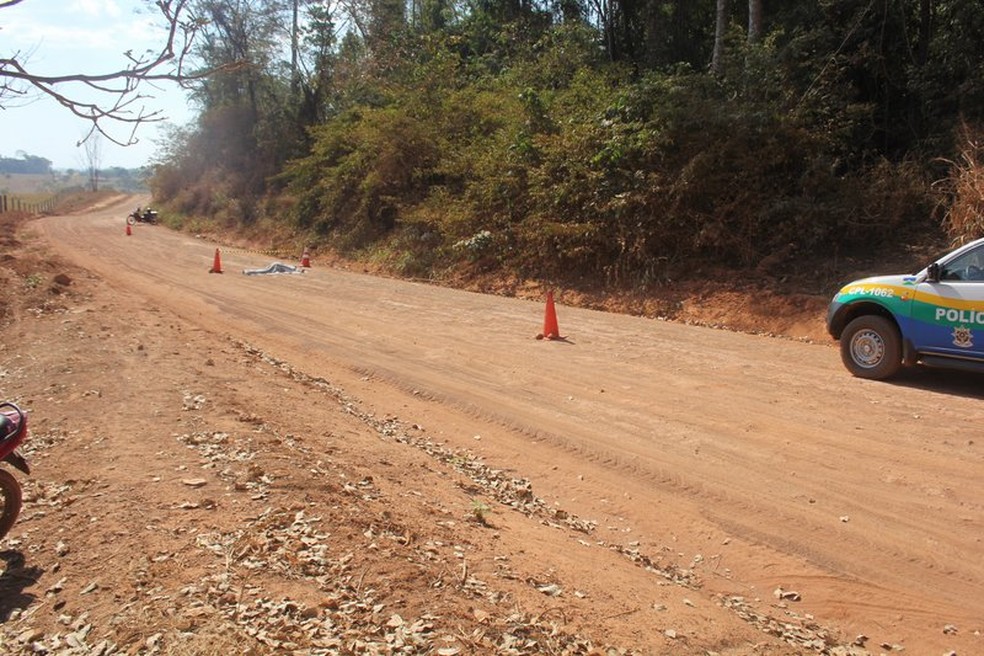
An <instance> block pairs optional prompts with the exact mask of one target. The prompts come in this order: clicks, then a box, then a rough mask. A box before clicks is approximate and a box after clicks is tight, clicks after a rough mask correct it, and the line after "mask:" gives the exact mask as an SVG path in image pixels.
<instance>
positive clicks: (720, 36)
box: [711, 0, 728, 74]
mask: <svg viewBox="0 0 984 656" xmlns="http://www.w3.org/2000/svg"><path fill="white" fill-rule="evenodd" d="M727 32H728V0H717V12H716V13H715V20H714V55H713V56H712V57H711V72H712V73H715V74H717V73H720V72H721V60H722V58H723V57H724V37H725V36H726V34H727Z"/></svg>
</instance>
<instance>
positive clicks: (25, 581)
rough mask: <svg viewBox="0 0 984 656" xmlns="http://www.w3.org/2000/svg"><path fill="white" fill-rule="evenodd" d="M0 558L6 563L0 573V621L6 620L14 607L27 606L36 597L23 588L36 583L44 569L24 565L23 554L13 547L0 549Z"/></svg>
mask: <svg viewBox="0 0 984 656" xmlns="http://www.w3.org/2000/svg"><path fill="white" fill-rule="evenodd" d="M0 559H2V560H3V561H4V562H5V563H6V565H5V566H4V568H3V571H2V573H0V622H6V621H7V620H8V619H10V614H11V613H12V612H13V611H14V609H15V608H20V609H24V608H27V607H28V606H30V605H31V603H32V602H33V601H34V600H35V599H36V598H37V597H35V596H34V595H33V594H29V593H26V592H24V589H25V588H29V587H31V586H32V585H34V584H35V583H37V582H38V580H39V579H40V578H41V575H42V574H43V573H44V570H43V569H41V568H40V567H25V566H24V563H25V561H24V554H22V553H21V552H19V551H15V550H13V549H8V550H6V551H0Z"/></svg>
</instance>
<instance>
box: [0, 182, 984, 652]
mask: <svg viewBox="0 0 984 656" xmlns="http://www.w3.org/2000/svg"><path fill="white" fill-rule="evenodd" d="M132 204H133V203H132V202H131V201H129V200H125V201H122V202H121V203H118V204H112V205H108V206H106V207H103V208H98V209H95V210H92V211H89V212H84V213H79V214H75V215H70V216H61V217H48V218H45V219H42V220H40V221H35V222H31V223H28V224H26V225H24V226H22V227H21V228H19V229H18V230H17V231H16V233H14V232H13V231H12V229H8V230H6V231H5V232H6V235H5V241H4V242H3V255H2V257H0V288H2V290H3V292H2V294H3V296H2V308H3V310H2V312H0V326H2V333H0V334H2V346H0V393H2V394H0V395H2V397H3V398H5V399H10V400H14V401H16V402H18V403H19V404H21V405H22V407H24V408H25V409H26V410H28V412H29V413H30V421H31V435H30V437H29V440H28V443H27V446H26V449H25V452H26V454H27V455H28V457H29V459H30V460H31V462H32V466H33V473H32V476H30V477H25V476H22V475H20V474H19V473H18V474H17V477H18V479H19V480H20V481H21V482H22V484H23V486H24V490H25V504H24V509H23V512H22V515H21V517H20V519H19V520H18V522H17V524H16V525H15V527H14V529H13V531H12V532H11V533H10V534H9V535H8V536H7V537H6V538H5V539H4V540H2V541H0V558H2V560H0V572H2V574H0V653H7V654H35V653H52V654H100V655H106V654H118V653H119V654H124V653H125V654H220V653H221V654H228V653H241V654H283V653H295V654H442V655H453V654H721V655H725V654H726V655H753V654H754V655H768V656H778V655H787V654H880V653H897V652H901V651H903V650H904V651H905V653H908V654H931V655H932V654H944V653H957V654H961V655H963V654H979V653H984V638H982V636H981V630H982V629H984V626H982V624H984V595H982V594H981V591H982V590H984V558H982V554H984V546H982V544H981V539H982V535H984V532H982V523H984V489H982V486H981V484H980V483H981V480H980V475H981V471H982V464H984V462H982V461H984V455H982V450H981V445H980V443H979V438H978V434H979V433H980V427H981V422H982V418H984V412H982V407H981V397H982V396H984V393H982V391H981V390H982V388H981V385H980V379H979V378H974V377H970V376H958V375H955V374H952V373H942V372H934V371H915V372H911V373H909V374H908V375H906V376H904V377H902V378H901V379H900V380H899V381H896V382H893V383H874V382H870V381H863V380H858V379H854V378H851V377H850V376H849V375H848V374H847V372H846V371H845V370H844V369H843V367H842V366H841V364H840V361H839V358H838V354H837V350H836V348H835V347H834V345H833V344H832V343H830V342H829V340H826V339H825V338H824V336H823V334H822V307H823V302H824V301H822V300H818V299H816V298H813V297H809V298H789V297H785V296H782V295H780V294H769V295H761V294H760V295H756V294H754V293H751V292H748V293H742V292H737V291H734V290H732V291H729V292H716V291H714V290H712V289H708V290H706V291H704V292H702V293H701V294H699V295H697V296H694V297H690V298H678V299H673V301H672V307H673V308H675V310H674V313H673V316H674V318H676V319H678V320H679V321H674V322H671V321H660V320H654V319H647V318H641V317H631V316H625V315H621V314H611V313H605V312H600V311H595V310H587V309H580V308H577V307H573V306H574V305H575V304H576V303H575V301H580V300H583V299H576V298H574V297H573V294H570V298H565V292H563V291H562V290H561V291H559V292H557V294H556V303H557V305H556V309H557V314H558V318H559V328H560V330H561V332H562V334H563V335H564V336H565V337H566V339H565V340H558V341H550V340H536V339H534V336H535V335H536V334H537V333H538V332H539V331H540V329H541V326H542V320H543V304H542V300H540V299H532V300H530V299H524V298H506V297H501V296H494V295H485V294H477V293H472V292H468V291H461V290H454V289H445V288H440V287H435V286H429V285H424V284H419V283H408V282H401V281H397V280H391V279H385V278H381V277H375V276H369V275H364V274H361V273H353V272H351V271H346V270H342V269H339V268H329V267H324V266H319V262H318V260H317V255H316V254H313V255H312V258H313V262H312V264H313V266H312V268H310V269H308V270H306V271H305V273H304V274H301V275H280V276H244V275H242V273H241V271H242V270H243V269H246V268H257V267H262V266H265V265H266V264H269V262H270V258H269V257H268V256H264V255H262V254H258V253H250V252H246V251H237V250H235V249H232V248H226V247H224V246H222V247H221V248H222V250H221V262H222V265H223V273H222V274H220V275H215V274H209V273H208V271H209V269H210V268H211V267H212V264H213V256H214V252H215V249H216V247H217V245H216V244H215V243H212V242H209V241H206V240H203V239H199V238H195V237H190V236H188V235H183V234H178V233H174V232H171V231H168V230H167V229H165V228H163V227H159V226H145V225H138V226H134V228H133V234H132V236H126V235H125V233H124V217H125V215H126V213H127V212H128V209H129V207H130V205H132ZM12 235H13V236H12ZM534 292H535V290H530V291H529V293H528V296H534V295H535V293H534ZM596 302H598V303H601V302H603V300H600V301H596ZM613 303H614V301H613ZM657 305H658V303H657ZM654 307H655V306H654ZM667 307H669V306H667ZM654 313H655V314H658V312H657V311H655V310H654ZM687 321H690V322H692V323H705V324H716V325H723V326H728V327H731V328H733V329H741V330H749V331H755V332H758V333H763V334H759V335H749V334H743V333H740V332H735V331H734V330H732V331H727V330H714V329H711V328H707V327H700V326H694V325H685V322H687ZM768 333H775V334H785V335H790V336H793V337H797V338H809V339H812V340H814V341H813V342H811V341H807V339H780V338H772V337H767V336H765V335H764V334H768Z"/></svg>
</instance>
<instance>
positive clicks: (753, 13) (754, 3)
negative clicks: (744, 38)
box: [748, 0, 762, 43]
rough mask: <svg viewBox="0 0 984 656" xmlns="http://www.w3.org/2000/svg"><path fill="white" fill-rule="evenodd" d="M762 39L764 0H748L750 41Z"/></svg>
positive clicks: (754, 41) (756, 41)
mask: <svg viewBox="0 0 984 656" xmlns="http://www.w3.org/2000/svg"><path fill="white" fill-rule="evenodd" d="M761 40H762V0H748V42H749V43H758V42H759V41H761Z"/></svg>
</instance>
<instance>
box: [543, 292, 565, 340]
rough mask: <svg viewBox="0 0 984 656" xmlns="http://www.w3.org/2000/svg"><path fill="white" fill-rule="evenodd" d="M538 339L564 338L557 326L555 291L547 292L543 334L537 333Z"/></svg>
mask: <svg viewBox="0 0 984 656" xmlns="http://www.w3.org/2000/svg"><path fill="white" fill-rule="evenodd" d="M536 337H537V339H543V338H544V337H545V338H547V339H563V337H561V336H560V328H559V327H558V326H557V309H556V308H555V307H554V298H553V292H552V291H548V292H547V311H546V313H545V315H544V317H543V334H541V335H537V336H536Z"/></svg>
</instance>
